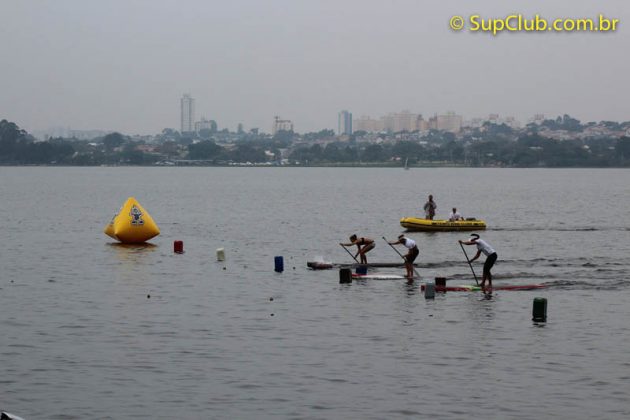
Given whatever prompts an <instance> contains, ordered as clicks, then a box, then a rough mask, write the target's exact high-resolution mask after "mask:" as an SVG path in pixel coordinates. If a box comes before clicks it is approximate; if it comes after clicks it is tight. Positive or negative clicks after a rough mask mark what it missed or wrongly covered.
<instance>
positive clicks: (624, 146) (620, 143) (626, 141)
mask: <svg viewBox="0 0 630 420" xmlns="http://www.w3.org/2000/svg"><path fill="white" fill-rule="evenodd" d="M615 151H616V152H617V155H618V156H619V157H620V158H621V159H622V160H624V161H625V160H628V159H630V137H625V136H624V137H621V138H620V139H618V140H617V144H615Z"/></svg>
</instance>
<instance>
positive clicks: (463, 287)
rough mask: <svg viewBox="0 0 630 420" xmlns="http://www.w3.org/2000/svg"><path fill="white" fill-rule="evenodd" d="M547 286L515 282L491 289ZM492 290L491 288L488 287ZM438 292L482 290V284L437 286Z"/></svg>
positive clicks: (526, 288) (513, 289)
mask: <svg viewBox="0 0 630 420" xmlns="http://www.w3.org/2000/svg"><path fill="white" fill-rule="evenodd" d="M546 287H547V286H545V285H544V284H513V285H501V286H493V287H492V289H491V290H493V291H495V290H512V291H516V290H536V289H544V288H546ZM420 288H421V289H422V290H424V284H423V285H422V286H420ZM486 290H490V289H486ZM435 291H436V292H480V291H482V289H481V287H480V286H477V285H474V284H470V285H469V284H463V285H459V286H435Z"/></svg>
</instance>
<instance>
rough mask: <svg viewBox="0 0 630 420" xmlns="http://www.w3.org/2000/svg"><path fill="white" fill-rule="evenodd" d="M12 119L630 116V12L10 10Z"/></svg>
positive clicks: (423, 7)
mask: <svg viewBox="0 0 630 420" xmlns="http://www.w3.org/2000/svg"><path fill="white" fill-rule="evenodd" d="M514 13H522V14H523V15H525V16H527V17H530V16H532V15H534V14H535V13H539V14H541V15H543V16H544V17H548V18H568V17H592V18H597V17H598V15H599V14H600V13H603V14H604V15H606V16H607V17H610V18H616V19H619V20H620V24H619V28H618V30H617V32H615V33H608V34H604V33H569V34H567V33H564V34H560V33H542V34H541V33H527V34H525V33H520V34H514V33H502V34H500V35H499V36H497V37H493V36H492V35H489V34H481V33H470V32H467V31H462V32H454V31H452V30H451V29H450V28H449V20H450V18H451V16H453V15H462V16H464V17H468V16H469V15H471V14H480V15H482V16H483V17H504V16H506V15H509V14H514ZM0 16H2V25H0V60H1V61H0V119H1V118H6V119H9V120H11V121H14V122H16V123H17V124H18V125H19V126H20V127H22V128H24V129H26V130H28V131H34V130H42V129H47V128H49V127H54V126H60V127H71V128H73V129H106V130H118V131H121V132H124V133H127V134H151V133H157V132H159V131H161V130H162V128H165V127H173V128H176V129H179V100H180V98H181V96H182V94H183V93H190V94H191V95H192V96H193V97H194V98H195V99H196V116H197V119H199V118H200V117H204V116H205V117H207V118H209V119H214V120H216V121H217V123H218V124H219V128H224V127H228V128H230V129H232V130H233V129H235V128H236V125H237V124H238V123H239V122H242V123H243V124H244V126H245V128H246V129H249V128H252V127H260V128H261V129H262V130H263V131H266V132H269V131H270V130H271V124H272V120H273V116H274V115H279V116H281V117H283V118H287V119H291V120H293V122H294V124H295V129H296V131H299V132H306V131H314V130H320V129H322V128H336V124H337V113H338V111H340V110H342V109H348V110H350V111H351V112H352V113H353V114H354V116H355V118H356V117H359V116H361V115H370V116H372V117H378V116H381V115H384V114H386V113H388V112H395V111H401V110H404V109H406V110H410V111H412V112H418V113H422V114H423V115H425V116H429V115H433V114H434V113H442V112H445V111H449V110H452V111H455V112H457V113H459V114H462V115H463V116H464V118H465V119H469V118H472V117H481V116H486V115H487V114H489V113H498V114H500V115H501V116H507V115H513V116H515V117H517V118H518V119H519V120H521V121H522V122H525V121H526V120H527V119H528V118H529V117H531V116H532V115H533V114H536V113H544V114H545V115H548V116H557V115H559V114H564V113H568V114H571V115H572V116H575V117H577V118H579V119H581V120H583V121H592V120H596V121H598V120H602V119H608V120H615V121H626V120H630V100H629V99H630V82H629V79H630V53H629V52H628V51H630V2H629V1H628V0H599V1H593V0H588V1H580V0H545V1H540V0H527V1H520V0H514V1H508V0H449V1H446V0H378V1H376V0H308V1H307V0H229V1H228V0H225V1H212V0H177V1H161V0H146V1H140V0H138V1H134V0H101V1H86V0H54V1H53V0H50V1H33V0H21V1H10V0H1V1H0Z"/></svg>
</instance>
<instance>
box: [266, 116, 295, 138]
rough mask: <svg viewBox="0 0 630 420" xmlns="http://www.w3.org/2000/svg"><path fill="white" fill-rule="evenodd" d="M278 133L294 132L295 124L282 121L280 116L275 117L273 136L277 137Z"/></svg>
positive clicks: (289, 121)
mask: <svg viewBox="0 0 630 420" xmlns="http://www.w3.org/2000/svg"><path fill="white" fill-rule="evenodd" d="M278 131H293V122H291V120H283V119H280V117H278V116H276V117H274V120H273V127H272V129H271V134H272V135H275V134H276V133H277V132H278Z"/></svg>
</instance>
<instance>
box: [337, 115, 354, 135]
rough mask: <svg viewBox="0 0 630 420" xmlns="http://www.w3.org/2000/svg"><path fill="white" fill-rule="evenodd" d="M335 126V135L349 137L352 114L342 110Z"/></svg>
mask: <svg viewBox="0 0 630 420" xmlns="http://www.w3.org/2000/svg"><path fill="white" fill-rule="evenodd" d="M338 118H339V120H338V125H337V134H339V135H342V134H345V135H348V136H349V135H351V134H352V113H351V112H348V111H346V110H343V111H341V112H340V113H339V116H338Z"/></svg>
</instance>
